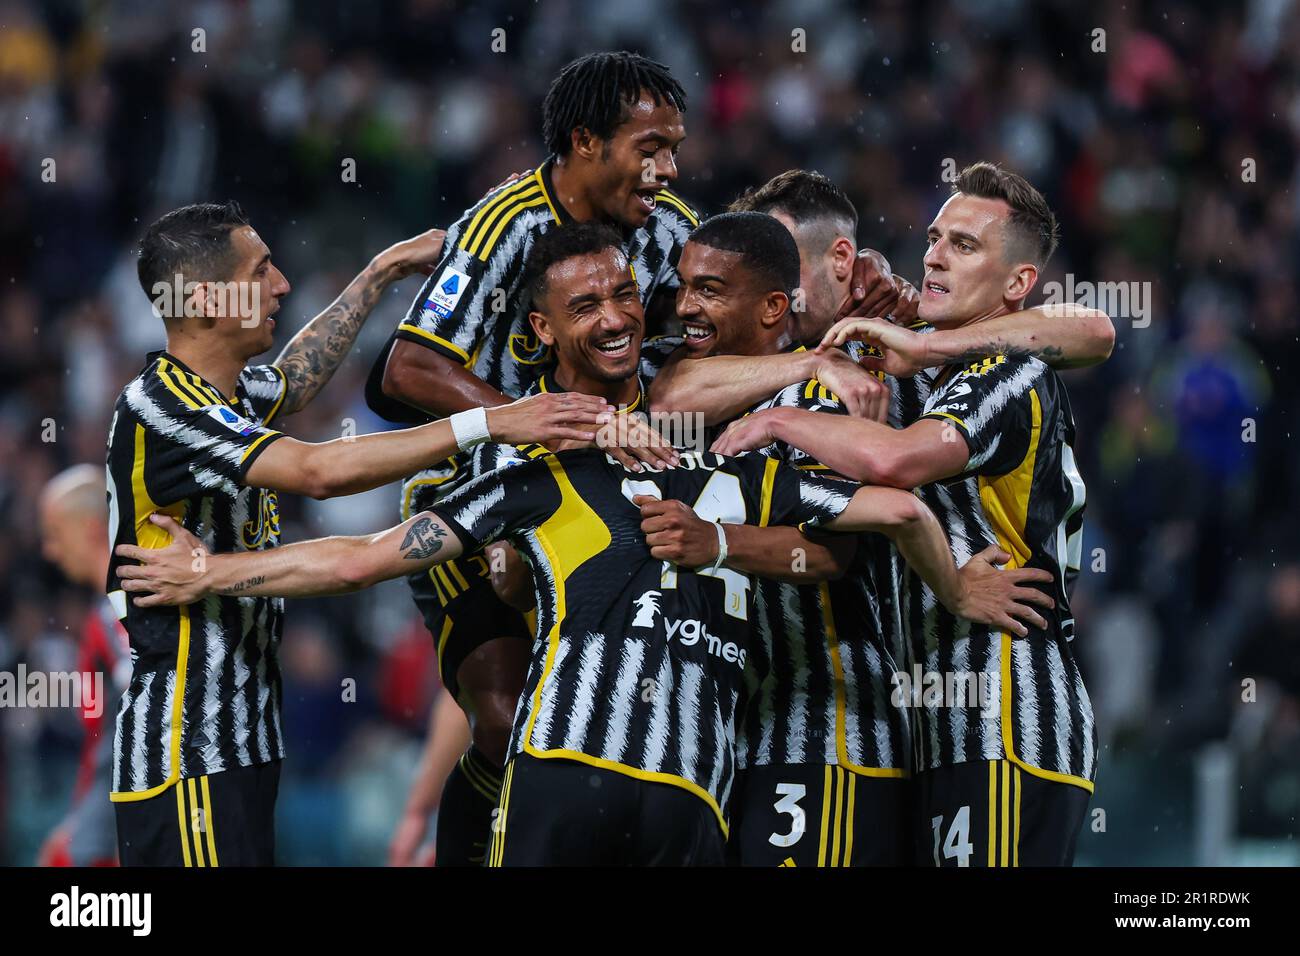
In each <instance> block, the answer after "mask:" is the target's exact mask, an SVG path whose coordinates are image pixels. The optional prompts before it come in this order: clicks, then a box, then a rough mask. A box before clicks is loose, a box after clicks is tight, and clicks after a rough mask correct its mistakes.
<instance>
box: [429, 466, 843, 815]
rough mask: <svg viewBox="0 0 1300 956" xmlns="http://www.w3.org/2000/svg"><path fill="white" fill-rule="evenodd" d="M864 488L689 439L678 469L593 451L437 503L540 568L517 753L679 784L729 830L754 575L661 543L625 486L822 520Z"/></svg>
mask: <svg viewBox="0 0 1300 956" xmlns="http://www.w3.org/2000/svg"><path fill="white" fill-rule="evenodd" d="M856 490H857V486H856V485H852V484H849V485H846V483H844V482H840V481H832V480H830V479H826V478H821V477H819V476H815V475H810V474H806V473H803V472H799V471H796V470H795V469H793V468H788V467H786V466H785V465H782V464H780V463H779V462H776V461H774V460H771V459H765V458H762V457H760V456H757V455H751V456H748V457H746V458H723V457H721V456H719V455H714V454H711V453H707V452H703V453H702V452H686V453H684V454H683V455H682V461H681V465H680V466H679V467H676V468H669V469H664V470H662V471H658V472H654V471H649V470H646V471H642V472H631V471H627V470H625V469H624V468H623V466H621V465H619V464H618V463H617V462H615V461H614V459H612V458H610V457H609V456H607V455H606V454H605V453H604V452H602V451H599V450H597V449H584V450H579V451H566V452H561V453H559V454H558V455H550V454H546V455H541V456H539V457H537V458H534V459H531V460H528V461H526V462H524V463H523V464H519V465H515V466H514V467H508V468H502V469H500V470H498V471H495V472H490V473H487V474H484V475H483V476H481V477H480V478H477V479H475V480H474V481H472V482H470V483H469V484H467V485H465V486H463V487H462V488H460V489H458V490H457V491H455V492H453V493H452V494H451V495H449V496H447V497H446V498H444V499H443V500H442V501H440V502H439V503H438V504H437V505H436V506H435V507H434V508H433V509H432V510H433V511H434V512H435V513H436V514H437V515H438V517H439V518H440V519H441V520H442V521H444V522H445V523H446V524H447V525H448V527H450V528H451V529H452V530H453V531H454V532H455V533H456V535H457V537H458V538H459V539H460V541H461V543H462V545H463V546H464V547H465V548H466V549H467V550H473V549H475V548H477V547H480V546H482V545H484V544H487V543H488V542H491V541H495V540H509V541H510V542H511V543H512V544H514V545H515V546H516V547H517V548H518V549H519V552H520V554H521V555H523V556H524V558H525V560H526V561H527V563H528V565H529V567H530V568H531V570H532V575H533V583H534V588H535V592H536V596H537V612H538V618H537V640H536V642H535V643H534V645H533V659H532V663H531V665H530V666H529V670H528V678H527V681H526V683H525V686H524V693H523V696H522V698H521V702H520V706H519V708H518V710H517V712H516V717H515V727H514V734H513V739H512V743H511V751H510V752H511V753H517V752H521V751H522V752H526V753H529V754H532V755H534V756H538V757H562V758H565V759H569V760H576V761H580V762H583V763H588V764H592V765H594V766H599V767H605V768H607V769H612V770H615V771H617V772H620V773H625V774H628V775H629V776H632V777H636V778H637V779H641V780H648V781H654V782H658V783H666V784H669V785H672V786H677V787H681V788H683V789H685V790H688V791H689V792H691V793H693V794H695V795H696V796H698V797H699V798H700V799H702V800H704V801H705V802H706V803H708V805H709V806H710V807H711V808H712V809H713V811H714V813H715V814H716V815H717V817H718V822H719V824H720V825H722V826H723V827H724V829H725V826H726V823H725V819H726V806H727V802H728V798H729V795H730V791H731V781H732V773H733V768H734V765H735V754H734V732H735V720H736V707H737V702H738V698H739V695H740V691H741V682H742V674H743V672H744V670H745V667H746V663H747V658H748V655H749V653H750V649H751V645H752V627H753V624H752V620H753V606H752V591H753V588H752V581H751V580H750V578H749V577H748V576H747V575H744V574H742V573H740V572H737V571H734V570H731V569H729V568H721V569H719V570H717V571H712V570H709V569H703V570H696V571H690V570H687V569H685V568H678V567H677V566H675V565H673V564H672V563H670V562H666V561H660V560H657V559H656V558H654V557H652V556H651V554H650V549H649V547H648V546H647V545H646V541H645V536H644V535H643V534H642V532H641V512H640V509H639V508H638V507H637V506H636V505H634V504H633V503H632V498H633V497H635V496H637V495H649V496H652V497H656V498H675V499H679V500H681V501H684V502H686V503H687V504H690V505H691V506H692V507H693V508H694V509H695V510H696V512H697V513H698V514H699V515H700V516H701V517H703V518H705V520H720V521H727V522H731V523H735V524H755V525H766V524H769V523H770V524H799V523H805V522H806V523H809V524H814V525H815V524H820V523H824V522H826V521H829V520H830V519H832V518H834V517H835V516H837V515H838V514H840V512H842V511H843V510H844V508H845V507H847V505H848V502H849V500H850V498H851V496H852V493H853V492H854V491H856Z"/></svg>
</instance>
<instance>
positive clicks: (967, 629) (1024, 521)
mask: <svg viewBox="0 0 1300 956" xmlns="http://www.w3.org/2000/svg"><path fill="white" fill-rule="evenodd" d="M930 381H931V382H932V385H931V387H932V389H933V391H932V392H931V394H930V395H929V397H928V398H927V399H926V401H925V405H924V409H923V412H922V417H923V418H931V419H936V420H938V421H942V422H946V423H948V424H950V425H951V427H953V428H955V429H957V430H958V431H959V432H960V434H961V435H962V436H963V437H964V438H965V440H966V443H967V445H968V446H969V449H970V460H969V463H968V465H967V469H966V471H965V472H964V473H963V474H962V475H960V476H957V477H956V478H955V479H953V480H950V481H948V482H943V483H935V484H932V485H927V486H925V487H923V488H921V489H920V490H919V492H918V493H919V494H920V496H921V497H922V499H923V500H924V501H925V502H926V503H927V504H928V505H929V506H930V508H931V509H932V510H933V511H934V512H935V514H936V515H938V516H939V519H940V521H941V522H942V523H943V525H944V527H945V530H946V531H947V534H948V537H949V540H950V541H951V543H952V549H953V555H954V557H955V558H956V560H957V563H958V564H959V565H960V564H961V563H963V562H964V561H966V559H968V558H969V557H970V556H971V555H972V554H975V553H977V552H979V551H981V550H983V549H984V548H985V547H987V546H988V545H990V544H993V543H995V542H996V543H997V544H999V545H1001V547H1002V549H1003V550H1004V551H1006V552H1008V553H1009V554H1011V555H1012V560H1011V566H1013V567H1026V566H1028V567H1035V568H1042V569H1045V570H1047V571H1050V572H1051V573H1052V575H1053V577H1054V584H1053V585H1052V587H1051V589H1050V593H1051V595H1052V597H1053V598H1054V599H1055V601H1056V607H1055V609H1054V610H1052V611H1044V610H1040V613H1041V614H1042V615H1043V616H1044V617H1045V618H1046V619H1047V621H1048V627H1047V630H1046V631H1042V630H1037V629H1033V628H1031V629H1030V633H1029V636H1028V637H1026V638H1014V639H1013V638H1012V637H1011V636H1009V635H1006V634H1002V633H999V632H997V631H994V630H991V629H990V628H988V627H986V626H982V625H975V624H971V623H970V622H968V621H963V620H960V619H956V618H954V617H953V616H952V615H951V614H949V613H948V612H947V611H946V610H944V608H943V607H942V606H941V605H940V604H939V603H938V601H936V600H935V597H934V594H933V592H931V591H930V589H929V588H927V587H926V586H925V585H924V583H923V582H921V581H920V580H919V579H916V578H915V576H914V575H911V574H910V572H909V574H908V585H907V592H908V595H907V600H908V609H907V614H906V618H907V621H908V626H909V629H910V631H911V633H910V640H911V644H912V654H913V658H914V662H915V665H917V666H919V670H920V671H921V672H922V675H926V674H933V675H938V676H939V677H941V678H948V677H956V678H959V679H961V680H963V681H967V682H972V681H973V682H974V684H975V686H976V687H977V688H982V693H980V697H981V699H980V700H979V701H978V702H973V701H971V699H970V695H968V694H959V695H958V696H959V697H961V698H963V699H962V700H960V701H958V700H953V699H949V700H941V699H940V698H941V697H943V696H945V695H940V694H938V693H934V694H925V693H922V689H921V688H920V687H917V688H915V689H914V698H913V699H914V703H916V704H917V705H918V706H919V708H920V709H919V711H918V714H919V725H920V726H919V729H918V731H917V734H916V738H917V749H918V760H919V764H920V766H923V767H938V766H945V765H949V764H954V763H961V762H963V761H967V760H1000V759H1006V760H1011V761H1012V762H1014V763H1017V764H1019V765H1021V766H1023V767H1025V769H1027V770H1029V771H1030V772H1032V773H1035V774H1037V775H1038V776H1042V777H1045V778H1047V779H1050V780H1056V781H1059V782H1064V783H1072V784H1076V785H1078V786H1081V787H1084V788H1086V789H1089V790H1091V789H1092V780H1093V778H1094V776H1095V773H1096V750H1097V744H1096V732H1095V728H1094V726H1093V715H1092V705H1091V703H1090V701H1089V699H1088V693H1087V691H1086V690H1085V688H1084V686H1083V680H1082V678H1081V677H1080V674H1079V668H1078V666H1077V664H1076V662H1075V659H1074V655H1073V653H1072V652H1071V649H1070V640H1071V638H1072V637H1073V631H1074V622H1073V619H1072V617H1071V615H1070V604H1069V595H1068V592H1069V589H1070V585H1071V583H1072V582H1073V580H1074V577H1075V575H1076V574H1077V571H1078V563H1079V558H1080V547H1081V541H1082V538H1081V535H1082V525H1083V506H1084V498H1085V493H1084V485H1083V480H1082V479H1081V478H1080V476H1079V472H1078V470H1077V468H1076V467H1075V463H1074V453H1073V451H1072V447H1071V446H1072V444H1073V442H1074V419H1073V415H1072V413H1071V411H1070V403H1069V398H1068V396H1067V395H1066V391H1065V387H1064V386H1063V385H1062V384H1061V381H1060V379H1059V378H1057V376H1056V373H1055V372H1053V371H1052V370H1051V369H1050V368H1049V367H1048V366H1046V365H1045V364H1043V363H1042V362H1040V361H1039V360H1037V359H1035V358H1031V357H1029V356H1006V355H997V356H993V357H991V358H987V359H984V360H982V361H979V362H975V363H974V364H970V365H967V366H960V367H956V366H949V367H947V368H945V369H943V370H942V371H941V372H940V373H939V374H938V375H937V376H936V377H933V378H932V379H930ZM966 686H968V687H969V686H970V684H969V683H967V685H966ZM977 693H979V692H978V691H977ZM971 703H974V706H966V705H969V704H971Z"/></svg>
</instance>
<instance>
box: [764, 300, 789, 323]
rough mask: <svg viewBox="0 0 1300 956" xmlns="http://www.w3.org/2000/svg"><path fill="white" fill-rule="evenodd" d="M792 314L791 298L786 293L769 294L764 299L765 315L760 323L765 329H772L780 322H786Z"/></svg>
mask: <svg viewBox="0 0 1300 956" xmlns="http://www.w3.org/2000/svg"><path fill="white" fill-rule="evenodd" d="M789 312H790V297H789V296H788V295H786V294H785V293H784V292H769V293H768V294H767V295H766V297H764V299H763V313H762V315H761V316H760V317H759V321H761V322H762V323H763V328H765V329H770V328H771V327H772V326H774V325H776V324H777V323H778V322H781V321H784V320H785V317H786V315H787V314H789Z"/></svg>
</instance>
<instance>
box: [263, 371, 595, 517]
mask: <svg viewBox="0 0 1300 956" xmlns="http://www.w3.org/2000/svg"><path fill="white" fill-rule="evenodd" d="M613 412H614V409H613V407H612V406H610V405H609V404H608V403H606V402H605V400H604V399H603V398H597V397H595V396H592V395H582V394H579V393H577V392H555V393H547V394H544V395H534V396H532V397H530V398H522V399H520V400H519V401H517V402H511V403H510V404H509V405H501V406H499V407H497V408H489V409H487V411H486V413H485V416H484V417H485V420H486V425H487V435H486V436H485V437H486V439H487V440H491V441H496V442H503V443H506V444H525V443H527V442H547V441H561V440H572V441H581V442H591V441H595V440H596V436H597V433H598V429H599V428H600V427H601V426H602V425H604V424H605V423H607V422H609V421H610V418H611V416H612V415H613ZM459 447H460V445H459V444H458V442H457V440H456V435H455V433H454V432H453V430H452V426H451V422H450V420H445V421H440V422H432V423H430V424H428V425H420V426H419V427H417V428H405V429H399V430H397V431H391V432H380V433H378V434H373V435H358V436H351V437H348V438H336V439H334V440H333V441H327V442H320V443H315V444H314V443H311V442H301V441H297V440H296V439H293V438H281V439H279V440H278V441H276V442H274V443H273V444H271V445H270V446H269V447H268V448H267V449H266V450H265V451H264V452H262V454H261V455H260V456H259V457H258V458H257V460H255V461H254V462H253V464H252V465H251V466H249V469H248V474H247V475H246V476H245V484H247V485H249V486H251V487H255V488H272V489H275V490H276V491H287V492H292V493H294V494H301V495H308V496H309V497H312V498H334V497H337V496H339V495H351V494H356V493H357V492H360V491H367V490H369V489H371V488H378V487H379V486H380V485H386V484H388V483H389V482H390V481H396V480H398V479H399V478H402V477H404V476H406V475H409V474H411V473H412V472H415V471H419V470H420V469H421V468H427V467H428V466H429V465H432V464H434V463H435V462H439V461H442V460H443V459H445V458H448V457H450V456H451V455H454V454H455V453H456V451H457V449H458V448H459Z"/></svg>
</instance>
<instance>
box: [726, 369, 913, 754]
mask: <svg viewBox="0 0 1300 956" xmlns="http://www.w3.org/2000/svg"><path fill="white" fill-rule="evenodd" d="M854 344H856V343H854ZM766 408H802V409H806V410H809V411H815V412H823V413H826V414H831V415H844V414H847V411H846V410H845V408H844V406H843V404H842V403H841V402H840V400H839V398H838V397H837V396H835V395H834V393H832V392H830V391H829V390H828V389H827V388H826V387H825V386H824V385H822V384H821V383H820V382H818V381H817V380H816V379H812V380H809V381H806V382H799V383H796V384H794V385H790V386H787V387H786V388H784V389H782V390H781V391H780V392H778V393H777V394H776V395H775V396H773V397H772V398H770V399H768V400H767V401H765V402H763V403H762V404H760V405H758V406H756V407H755V408H754V409H753V411H760V410H762V409H766ZM761 453H762V454H764V455H766V456H768V457H772V458H776V459H779V460H781V461H784V462H786V463H788V464H791V465H793V466H794V467H796V468H799V469H800V470H805V471H812V472H820V473H826V474H829V473H828V472H826V466H825V465H823V464H821V463H820V462H818V461H817V460H816V459H815V458H813V457H812V456H811V455H809V454H807V453H806V452H804V451H802V450H800V449H797V448H794V447H792V446H789V445H787V444H785V443H782V442H777V443H774V444H772V445H769V446H768V447H766V448H764V449H761ZM849 488H850V490H852V489H854V488H856V485H850V486H849ZM857 537H858V549H857V553H856V555H855V556H854V559H853V564H852V566H851V567H850V568H849V570H848V571H847V572H846V573H845V575H844V576H843V577H842V578H841V579H839V580H838V581H825V582H820V583H818V584H809V585H802V586H800V585H794V584H788V583H785V582H781V581H774V580H771V579H769V578H759V579H758V581H757V582H756V600H755V609H756V618H755V624H756V628H755V634H756V637H757V641H756V645H757V646H756V647H755V655H756V657H755V660H756V663H758V662H759V655H762V656H763V657H766V663H767V667H766V668H763V667H755V668H754V670H753V671H752V672H751V680H753V677H752V675H756V674H759V673H762V672H763V670H764V669H766V671H767V673H766V676H765V677H764V678H763V679H762V680H761V681H755V682H754V686H752V687H751V688H750V693H749V695H748V703H747V706H746V711H745V715H744V719H743V720H742V721H741V723H740V732H739V736H738V741H737V759H738V762H739V765H740V766H741V768H742V769H743V768H744V767H748V766H768V765H773V764H806V763H814V764H822V763H824V764H828V765H836V764H837V765H839V766H843V767H846V768H849V769H852V770H859V771H864V772H867V773H870V774H871V775H873V776H902V775H904V774H905V773H906V772H907V771H908V769H909V768H910V766H911V741H910V739H909V727H908V715H907V711H906V709H905V708H903V707H901V706H899V705H897V704H895V703H894V702H893V701H892V689H893V679H894V674H895V673H896V672H897V671H898V670H899V669H900V665H899V663H898V662H899V661H900V660H903V659H904V655H903V642H904V639H905V638H904V632H903V626H902V620H901V617H900V614H901V595H900V587H901V577H900V575H901V565H900V562H899V560H898V556H897V552H896V551H895V549H894V547H893V544H892V543H891V542H890V541H889V539H888V538H885V537H884V536H883V535H879V534H862V535H858V536H857Z"/></svg>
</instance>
